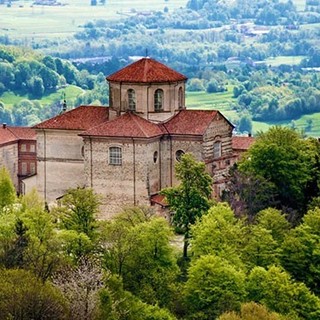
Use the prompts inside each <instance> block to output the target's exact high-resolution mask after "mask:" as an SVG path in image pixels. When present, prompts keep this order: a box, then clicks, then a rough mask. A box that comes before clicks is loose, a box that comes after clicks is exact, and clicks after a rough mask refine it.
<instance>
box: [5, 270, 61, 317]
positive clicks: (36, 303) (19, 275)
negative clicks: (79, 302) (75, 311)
mask: <svg viewBox="0 0 320 320" xmlns="http://www.w3.org/2000/svg"><path fill="white" fill-rule="evenodd" d="M0 286H1V290H0V314H1V318H2V319H38V320H42V319H43V320H49V319H52V320H54V319H61V320H62V319H67V317H66V312H65V311H66V304H65V301H64V299H63V297H62V294H61V292H59V290H58V289H57V288H55V287H53V286H52V285H51V284H50V283H48V282H46V283H42V282H41V281H39V280H38V279H37V278H36V277H35V276H34V275H33V274H32V273H31V272H29V271H25V270H21V269H8V270H6V269H1V270H0Z"/></svg>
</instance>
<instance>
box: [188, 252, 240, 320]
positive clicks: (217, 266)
mask: <svg viewBox="0 0 320 320" xmlns="http://www.w3.org/2000/svg"><path fill="white" fill-rule="evenodd" d="M185 293H186V301H187V305H188V308H189V313H191V314H192V317H190V319H208V320H209V319H216V317H217V316H219V315H220V314H222V313H223V312H226V311H232V310H239V309H240V305H241V303H242V302H243V301H244V300H245V297H246V290H245V274H244V273H243V272H242V271H239V270H238V269H237V268H235V267H233V266H232V265H231V264H229V263H228V262H227V261H226V260H225V259H222V258H220V257H217V256H214V255H206V256H201V257H200V258H199V259H197V260H196V261H195V262H194V263H192V265H191V267H190V268H189V270H188V281H187V282H186V285H185Z"/></svg>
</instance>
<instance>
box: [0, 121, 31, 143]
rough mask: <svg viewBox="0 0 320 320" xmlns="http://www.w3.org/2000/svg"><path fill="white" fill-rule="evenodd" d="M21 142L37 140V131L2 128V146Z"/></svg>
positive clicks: (0, 134) (0, 129)
mask: <svg viewBox="0 0 320 320" xmlns="http://www.w3.org/2000/svg"><path fill="white" fill-rule="evenodd" d="M19 140H36V132H35V130H33V129H31V128H28V127H11V126H6V127H5V128H4V127H3V126H1V128H0V145H4V144H7V143H11V142H15V141H19Z"/></svg>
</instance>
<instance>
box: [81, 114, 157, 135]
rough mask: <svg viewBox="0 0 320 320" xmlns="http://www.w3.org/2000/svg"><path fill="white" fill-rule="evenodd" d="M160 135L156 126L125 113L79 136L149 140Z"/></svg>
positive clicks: (134, 115)
mask: <svg viewBox="0 0 320 320" xmlns="http://www.w3.org/2000/svg"><path fill="white" fill-rule="evenodd" d="M162 134H163V132H162V130H161V128H160V127H159V126H158V125H157V124H155V123H152V122H150V121H148V120H146V119H143V118H141V117H139V116H138V115H136V114H134V113H131V112H127V113H125V114H123V115H122V116H120V117H118V118H116V119H113V120H111V121H107V122H105V123H103V124H101V125H98V126H96V127H94V128H91V129H89V130H87V131H86V132H84V133H82V134H81V136H100V137H130V138H131V137H132V138H151V137H157V136H161V135H162Z"/></svg>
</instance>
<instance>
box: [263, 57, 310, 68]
mask: <svg viewBox="0 0 320 320" xmlns="http://www.w3.org/2000/svg"><path fill="white" fill-rule="evenodd" d="M303 58H304V56H278V57H274V58H268V59H266V60H265V62H266V64H267V65H268V66H272V67H277V66H280V65H281V64H288V65H297V64H299V63H300V62H301V60H302V59H303Z"/></svg>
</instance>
